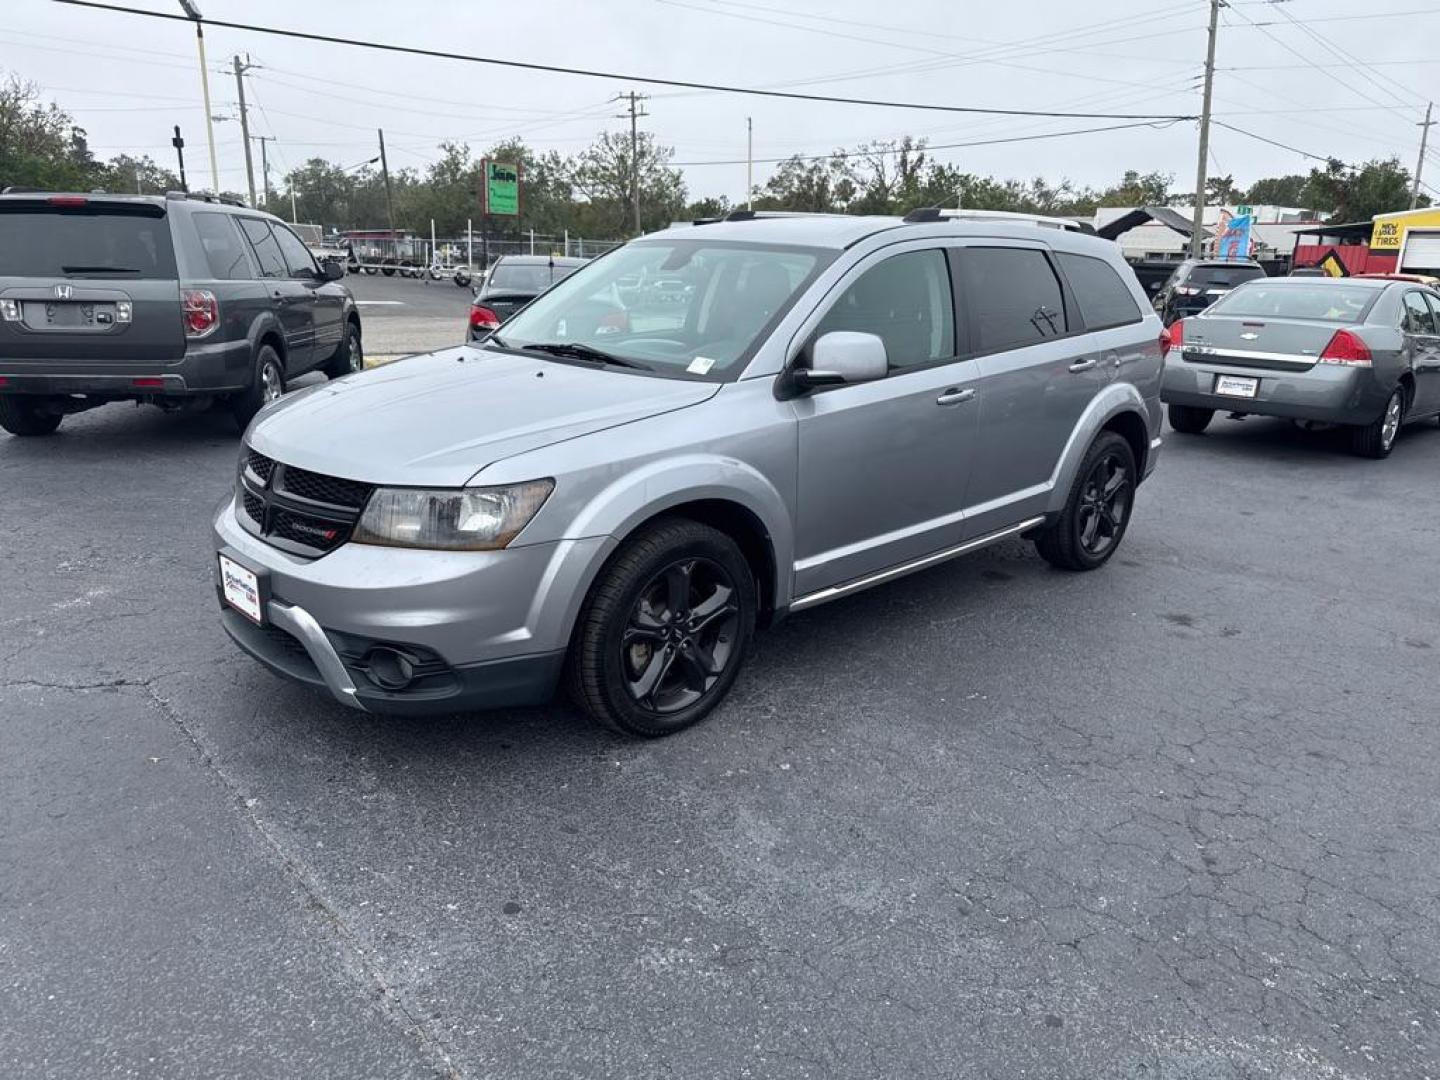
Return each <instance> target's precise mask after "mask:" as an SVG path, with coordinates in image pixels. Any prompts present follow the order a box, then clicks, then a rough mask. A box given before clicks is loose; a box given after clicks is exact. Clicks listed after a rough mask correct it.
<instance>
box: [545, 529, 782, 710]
mask: <svg viewBox="0 0 1440 1080" xmlns="http://www.w3.org/2000/svg"><path fill="white" fill-rule="evenodd" d="M754 575H755V571H754V570H753V569H752V568H751V566H750V564H749V562H747V561H746V558H745V555H744V553H743V552H742V551H741V550H740V547H739V545H738V544H737V543H736V542H735V540H734V539H732V538H731V537H730V536H729V535H727V534H726V533H724V532H721V531H720V530H719V529H716V528H712V527H711V526H709V525H704V524H701V523H700V522H698V521H692V520H690V519H687V518H670V519H662V520H660V521H657V522H654V523H653V524H650V525H648V526H645V527H644V528H643V529H642V530H640V531H639V532H637V533H636V534H634V535H633V536H631V537H630V538H629V539H627V540H626V541H625V543H624V544H623V545H622V546H621V547H620V548H619V549H618V550H617V551H616V552H615V554H614V555H612V556H611V558H610V560H609V562H607V563H606V565H605V567H604V569H602V570H601V571H600V574H599V575H598V576H597V578H596V579H595V584H594V585H593V586H592V587H591V589H590V592H589V594H588V595H587V596H586V598H585V603H584V606H583V607H582V608H581V611H580V617H579V619H578V621H577V622H576V625H575V633H574V636H573V638H572V641H571V647H570V655H569V658H568V666H567V682H568V684H569V690H570V696H571V697H572V698H574V700H575V702H576V704H578V705H579V706H580V707H581V708H582V709H584V710H585V711H586V712H587V713H589V714H590V716H591V717H593V718H594V719H595V720H597V721H598V722H600V723H601V724H604V725H605V726H606V727H609V728H611V729H613V730H615V731H619V732H623V733H625V734H627V735H639V736H643V737H646V738H655V737H657V736H661V735H670V734H673V733H674V732H677V731H680V730H681V729H683V728H687V727H689V726H690V725H691V724H694V723H697V722H698V721H700V720H702V719H703V718H704V717H705V716H706V715H707V714H709V712H710V710H711V709H713V708H714V707H715V706H716V705H717V704H719V702H720V701H721V699H723V698H724V696H725V695H726V693H728V692H729V690H730V687H731V685H733V684H734V682H735V677H736V676H737V675H738V674H739V671H740V667H741V664H742V663H743V662H744V658H745V652H746V649H747V647H748V645H749V642H750V636H751V634H752V632H753V631H754V628H755V618H756V609H757V606H758V588H757V583H756V580H755V576H754Z"/></svg>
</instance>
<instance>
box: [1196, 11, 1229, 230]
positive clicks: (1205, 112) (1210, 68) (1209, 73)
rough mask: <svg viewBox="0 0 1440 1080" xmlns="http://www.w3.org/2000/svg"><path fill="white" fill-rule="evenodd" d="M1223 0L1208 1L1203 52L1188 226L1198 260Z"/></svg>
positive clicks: (1202, 226) (1203, 218) (1203, 215)
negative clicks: (1207, 31)
mask: <svg viewBox="0 0 1440 1080" xmlns="http://www.w3.org/2000/svg"><path fill="white" fill-rule="evenodd" d="M1224 2H1225V0H1210V44H1209V46H1208V47H1207V48H1206V50H1205V96H1204V99H1203V101H1202V103H1201V106H1200V160H1199V162H1198V163H1197V164H1196V166H1195V217H1194V219H1193V220H1192V221H1191V226H1190V229H1191V231H1190V257H1191V258H1192V259H1198V258H1199V257H1200V249H1201V247H1202V236H1203V233H1204V229H1205V180H1206V175H1205V166H1206V163H1207V160H1206V159H1207V158H1208V157H1209V156H1210V95H1211V92H1212V91H1213V90H1214V89H1215V28H1216V26H1217V25H1218V24H1219V22H1220V7H1221V5H1222V4H1224Z"/></svg>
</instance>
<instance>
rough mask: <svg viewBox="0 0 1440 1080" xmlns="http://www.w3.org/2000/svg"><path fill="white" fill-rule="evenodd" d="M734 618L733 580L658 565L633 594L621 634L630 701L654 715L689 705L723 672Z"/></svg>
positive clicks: (708, 565)
mask: <svg viewBox="0 0 1440 1080" xmlns="http://www.w3.org/2000/svg"><path fill="white" fill-rule="evenodd" d="M739 620H740V605H739V603H738V602H737V600H736V595H735V582H734V581H733V579H732V578H731V577H730V575H729V573H728V572H727V571H726V570H725V568H724V567H722V566H721V565H720V564H719V563H716V562H713V561H712V560H710V559H681V560H679V561H677V562H673V563H671V564H670V565H669V566H667V567H665V569H663V570H661V571H660V573H658V574H656V575H655V576H654V577H653V578H651V579H650V582H649V583H648V584H647V585H646V586H645V587H644V588H643V589H641V590H640V595H639V597H637V598H636V601H635V604H634V606H633V607H632V608H631V610H630V620H629V622H628V623H627V625H626V627H625V630H624V631H623V633H622V634H621V638H620V649H621V653H622V655H621V664H622V666H623V669H624V671H625V687H626V689H627V690H628V691H629V693H630V697H631V698H632V699H633V700H634V701H635V703H636V704H637V705H638V706H640V708H642V709H645V710H647V711H650V712H653V713H655V714H657V715H659V716H665V715H668V714H671V713H677V712H680V711H681V710H683V709H685V708H688V707H689V706H691V705H693V704H694V703H695V702H696V701H698V700H699V699H700V698H701V697H702V696H703V695H704V694H705V692H706V691H708V690H710V689H711V688H712V687H714V685H715V684H716V682H717V681H718V680H719V678H720V676H721V675H722V674H724V672H725V668H726V665H727V664H729V662H730V657H731V656H732V655H733V653H734V650H735V640H736V634H735V630H736V625H737V623H738V622H739Z"/></svg>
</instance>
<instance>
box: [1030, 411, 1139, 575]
mask: <svg viewBox="0 0 1440 1080" xmlns="http://www.w3.org/2000/svg"><path fill="white" fill-rule="evenodd" d="M1138 482H1139V474H1138V473H1137V471H1136V468H1135V454H1134V453H1133V452H1132V451H1131V449H1130V444H1129V443H1128V442H1126V441H1125V440H1124V439H1123V438H1121V437H1120V436H1119V435H1117V434H1115V432H1113V431H1105V432H1101V433H1100V436H1099V438H1097V439H1096V440H1095V441H1094V442H1093V443H1091V444H1090V450H1089V452H1088V453H1087V454H1086V455H1085V460H1084V461H1082V462H1081V463H1080V471H1079V472H1078V473H1076V475H1075V483H1074V484H1073V485H1071V488H1070V497H1069V498H1068V499H1067V500H1066V501H1065V509H1064V510H1062V511H1061V512H1060V517H1059V518H1057V519H1056V520H1055V521H1054V522H1052V523H1051V524H1049V525H1047V526H1045V528H1044V529H1042V530H1041V532H1040V534H1039V535H1038V536H1037V537H1036V538H1035V548H1036V550H1037V551H1039V552H1040V556H1041V558H1043V559H1044V560H1045V561H1046V562H1048V563H1049V564H1050V565H1051V566H1055V567H1058V568H1059V569H1061V570H1076V571H1079V570H1096V569H1099V568H1100V567H1102V566H1104V565H1105V564H1106V563H1107V562H1109V560H1110V557H1111V556H1112V555H1114V554H1115V552H1116V550H1117V549H1118V548H1119V547H1120V541H1121V540H1123V539H1124V538H1125V530H1126V529H1127V528H1128V527H1129V525H1130V514H1131V511H1132V510H1133V509H1134V507H1135V486H1136V484H1137V483H1138Z"/></svg>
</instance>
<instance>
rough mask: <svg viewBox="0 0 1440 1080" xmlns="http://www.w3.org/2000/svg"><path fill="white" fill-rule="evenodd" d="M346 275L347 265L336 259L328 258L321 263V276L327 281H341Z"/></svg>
mask: <svg viewBox="0 0 1440 1080" xmlns="http://www.w3.org/2000/svg"><path fill="white" fill-rule="evenodd" d="M344 276H345V267H343V266H341V265H340V264H339V263H338V262H337V261H336V260H334V259H326V260H325V261H324V262H322V263H321V264H320V277H321V278H322V279H324V280H325V281H339V280H340V279H341V278H343V277H344Z"/></svg>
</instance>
